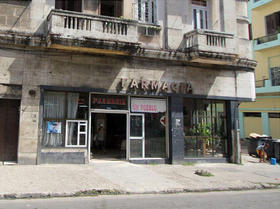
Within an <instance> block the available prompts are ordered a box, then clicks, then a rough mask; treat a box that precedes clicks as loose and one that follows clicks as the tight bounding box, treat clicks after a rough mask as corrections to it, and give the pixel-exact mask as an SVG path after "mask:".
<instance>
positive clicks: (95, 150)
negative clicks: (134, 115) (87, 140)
mask: <svg viewBox="0 0 280 209" xmlns="http://www.w3.org/2000/svg"><path fill="white" fill-rule="evenodd" d="M126 139H127V114H125V113H91V148H90V150H91V159H108V158H111V159H126Z"/></svg>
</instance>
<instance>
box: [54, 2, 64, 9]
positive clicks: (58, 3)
mask: <svg viewBox="0 0 280 209" xmlns="http://www.w3.org/2000/svg"><path fill="white" fill-rule="evenodd" d="M63 4H64V0H55V8H56V9H64V8H63Z"/></svg>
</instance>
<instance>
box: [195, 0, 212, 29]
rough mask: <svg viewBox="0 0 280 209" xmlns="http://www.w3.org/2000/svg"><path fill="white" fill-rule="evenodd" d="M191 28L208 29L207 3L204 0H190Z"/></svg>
mask: <svg viewBox="0 0 280 209" xmlns="http://www.w3.org/2000/svg"><path fill="white" fill-rule="evenodd" d="M192 12H193V20H192V25H193V29H208V24H209V21H208V5H207V1H205V0H192Z"/></svg>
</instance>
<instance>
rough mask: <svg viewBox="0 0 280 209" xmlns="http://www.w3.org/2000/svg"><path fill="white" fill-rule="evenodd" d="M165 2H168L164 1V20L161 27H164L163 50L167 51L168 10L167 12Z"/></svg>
mask: <svg viewBox="0 0 280 209" xmlns="http://www.w3.org/2000/svg"><path fill="white" fill-rule="evenodd" d="M167 1H168V0H165V1H164V20H163V27H164V38H163V42H164V43H163V46H164V49H165V50H168V49H169V46H168V14H167V12H168V10H167V6H168V5H167V4H168V3H167Z"/></svg>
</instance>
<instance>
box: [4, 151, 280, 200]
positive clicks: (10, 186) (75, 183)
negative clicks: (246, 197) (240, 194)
mask: <svg viewBox="0 0 280 209" xmlns="http://www.w3.org/2000/svg"><path fill="white" fill-rule="evenodd" d="M196 170H207V171H209V172H210V173H212V174H213V175H214V176H211V177H202V176H198V175H196V174H194V172H195V171H196ZM263 188H280V165H279V164H278V165H270V164H269V163H258V159H256V158H252V157H250V156H248V155H247V156H243V165H236V164H225V163H219V164H210V163H204V164H195V165H166V164H164V165H138V164H131V163H128V162H125V161H104V160H93V161H92V162H91V163H90V164H88V165H38V166H22V165H21V166H18V165H12V166H0V199H3V198H28V197H60V196H75V195H94V194H100V193H101V194H102V193H107V194H119V193H173V192H199V191H228V190H247V189H248V190H249V189H263Z"/></svg>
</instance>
